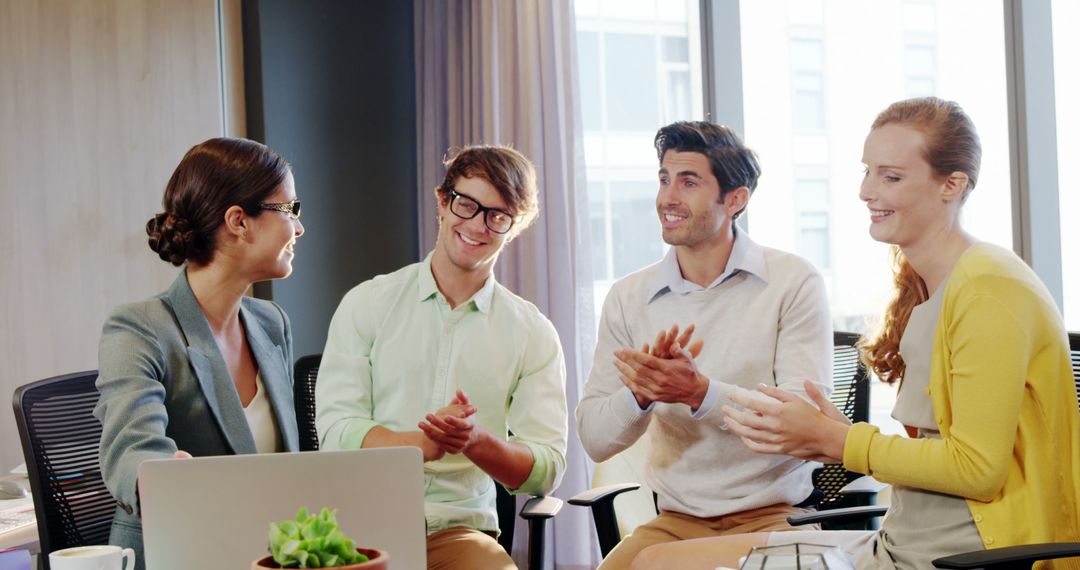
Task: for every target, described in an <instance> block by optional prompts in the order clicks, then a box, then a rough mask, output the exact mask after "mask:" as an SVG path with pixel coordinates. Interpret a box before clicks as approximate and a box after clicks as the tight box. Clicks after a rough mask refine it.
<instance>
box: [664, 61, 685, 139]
mask: <svg viewBox="0 0 1080 570" xmlns="http://www.w3.org/2000/svg"><path fill="white" fill-rule="evenodd" d="M667 79H668V81H667V97H666V98H665V99H664V123H665V124H667V123H673V122H675V121H677V120H679V119H685V118H686V117H690V116H692V115H691V112H690V72H689V71H669V72H668V74H667ZM658 128H659V127H658Z"/></svg>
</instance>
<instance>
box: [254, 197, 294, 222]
mask: <svg viewBox="0 0 1080 570" xmlns="http://www.w3.org/2000/svg"><path fill="white" fill-rule="evenodd" d="M259 208H260V209H262V210H276V211H278V212H285V213H286V214H288V215H290V216H292V217H294V218H296V219H297V220H299V219H300V200H293V201H292V202H264V203H262V204H259Z"/></svg>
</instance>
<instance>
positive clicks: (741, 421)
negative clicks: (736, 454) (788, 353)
mask: <svg viewBox="0 0 1080 570" xmlns="http://www.w3.org/2000/svg"><path fill="white" fill-rule="evenodd" d="M804 387H805V389H806V394H807V395H808V396H810V400H811V401H812V402H813V403H810V402H807V401H806V400H804V399H802V398H800V397H798V396H796V395H795V394H792V393H791V392H787V391H785V390H781V389H779V388H775V387H772V386H765V385H761V386H758V391H759V392H760V393H762V394H764V395H766V396H769V398H761V397H755V394H752V393H751V394H745V393H736V394H735V395H733V396H732V398H731V400H732V402H734V403H735V404H737V405H739V406H741V407H742V408H744V409H743V410H738V409H735V408H732V407H731V406H724V407H723V411H724V415H725V416H726V422H727V425H728V428H729V429H730V430H731V431H732V432H733V433H734V434H736V435H738V436H739V437H740V438H742V440H743V442H744V443H745V444H746V446H747V447H749V448H750V449H752V450H753V451H756V452H758V453H778V454H784V455H790V456H792V457H798V458H801V459H809V460H812V461H825V462H838V461H843V458H844V441H845V439H846V438H847V430H848V428H850V427H851V421H850V420H848V418H847V417H846V416H844V414H843V413H842V412H841V411H840V410H838V409H837V408H836V406H834V405H833V404H832V402H830V401H829V399H828V398H826V397H825V395H824V394H822V393H821V391H820V390H818V388H817V386H816V385H814V383H813V382H811V381H809V380H806V381H804Z"/></svg>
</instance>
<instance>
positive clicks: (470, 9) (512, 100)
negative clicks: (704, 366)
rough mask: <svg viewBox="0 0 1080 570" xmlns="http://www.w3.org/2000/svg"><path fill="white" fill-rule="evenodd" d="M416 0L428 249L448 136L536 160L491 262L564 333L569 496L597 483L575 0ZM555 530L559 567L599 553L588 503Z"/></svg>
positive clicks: (452, 141)
mask: <svg viewBox="0 0 1080 570" xmlns="http://www.w3.org/2000/svg"><path fill="white" fill-rule="evenodd" d="M415 7H416V30H415V31H416V74H417V82H416V83H417V117H418V118H419V120H418V122H417V147H418V149H419V152H418V153H417V155H418V158H417V160H418V164H417V168H418V172H419V173H420V177H419V178H420V181H419V184H420V188H419V192H420V208H419V216H420V219H419V222H420V223H419V227H420V244H421V249H422V251H421V252H420V254H421V255H424V254H426V253H427V251H428V250H429V249H430V248H431V247H433V246H434V244H435V236H436V234H437V232H438V227H437V223H436V217H437V216H436V203H435V196H434V193H433V189H434V188H435V186H436V185H437V184H439V183H440V182H441V181H442V176H443V167H442V159H443V157H444V155H445V153H446V151H447V149H448V148H451V147H460V146H464V145H468V144H479V143H486V144H507V145H511V146H513V147H514V148H516V149H518V150H519V151H521V152H523V153H524V154H525V155H526V156H528V157H529V158H530V159H531V160H532V161H533V163H534V164H535V165H536V169H537V174H538V177H539V187H540V217H539V219H538V220H537V221H536V223H535V224H534V225H533V226H532V227H531V228H529V229H528V230H526V231H525V233H524V234H522V235H521V236H520V237H518V238H517V239H516V240H514V241H513V242H512V243H511V244H510V245H509V246H508V247H507V248H506V250H505V251H504V252H503V254H502V256H501V257H500V258H499V262H498V264H497V265H496V270H495V274H496V278H497V279H498V280H499V282H500V283H502V284H503V285H505V286H506V287H508V288H509V289H511V290H512V291H514V292H515V293H517V294H518V295H521V296H522V297H524V298H525V299H528V300H529V301H531V302H533V303H534V304H536V306H537V307H539V308H540V310H541V311H543V312H544V314H546V315H547V316H548V317H549V318H550V319H551V321H552V322H553V323H554V324H555V328H556V329H557V330H558V332H559V336H560V339H561V340H562V345H563V351H564V353H565V355H566V381H567V386H566V393H567V394H566V395H567V404H568V406H569V409H570V411H571V417H570V421H569V424H570V425H569V427H570V437H569V449H568V453H567V464H568V465H567V472H566V475H565V477H564V478H563V482H562V486H561V487H560V488H559V489H558V491H557V492H556V493H555V494H556V495H557V496H559V497H562V498H564V499H565V498H567V497H570V496H572V495H573V494H574V493H577V492H579V491H581V490H583V489H586V488H588V487H589V486H590V464H589V461H588V459H587V457H586V456H585V453H584V451H583V450H582V449H581V445H580V444H579V443H578V441H579V440H578V437H577V431H576V429H575V427H574V421H573V410H574V408H575V407H576V406H577V402H578V399H579V398H580V396H581V385H582V384H583V383H584V380H585V375H586V373H587V370H588V366H589V363H590V362H591V361H592V349H593V345H594V336H595V334H594V330H593V326H594V325H593V315H592V311H593V309H592V307H593V300H592V275H591V269H590V268H591V265H590V260H589V245H590V244H589V231H588V230H589V227H588V212H587V210H586V203H587V202H586V196H585V175H584V172H585V170H584V156H583V153H582V150H581V149H582V137H581V118H580V111H579V104H578V95H577V87H576V84H575V81H574V79H575V78H576V76H577V75H576V71H575V65H576V63H575V54H574V10H573V5H572V0H516V1H514V2H506V1H503V0H415ZM548 532H549V536H550V538H549V540H548V544H549V550H550V552H549V554H548V556H547V560H554V562H555V565H556V566H557V567H559V568H592V567H594V566H595V565H596V564H597V563H599V553H598V552H596V547H595V544H596V539H595V531H594V530H593V526H592V522H591V520H590V518H589V514H588V512H587V510H586V509H581V508H576V507H569V508H564V509H563V510H562V512H561V513H559V516H557V517H555V519H554V520H553V522H552V524H551V525H550V527H549V529H548ZM515 536H516V537H520V538H518V540H517V541H516V542H517V545H516V546H515V550H514V556H515V559H517V560H518V561H519V562H524V560H525V558H524V555H525V552H524V549H525V546H524V545H526V544H527V542H526V540H525V537H526V536H527V535H526V530H525V527H524V526H523V525H522V524H521V521H518V532H516V533H515ZM519 546H520V548H519ZM519 550H520V552H519Z"/></svg>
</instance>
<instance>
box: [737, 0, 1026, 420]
mask: <svg viewBox="0 0 1080 570" xmlns="http://www.w3.org/2000/svg"><path fill="white" fill-rule="evenodd" d="M740 11H741V18H742V23H741V26H742V27H741V36H742V43H743V47H742V60H743V61H742V68H743V92H744V97H743V102H744V103H743V104H744V116H745V124H746V139H747V142H748V144H749V145H750V146H751V147H753V148H754V149H755V150H756V151H757V152H758V153H759V155H760V156H761V161H762V168H763V170H764V175H763V176H762V180H761V184H760V186H759V189H758V191H757V192H756V193H755V196H754V198H753V200H751V202H750V208H749V210H748V220H747V223H748V226H749V232H750V235H751V236H753V238H754V239H755V240H757V241H758V242H759V243H762V244H765V245H770V246H773V247H777V248H780V249H784V250H787V251H794V252H798V253H800V254H801V255H803V256H804V257H806V258H807V259H809V260H810V261H811V262H812V263H814V265H816V266H817V267H818V269H819V270H820V271H821V272H822V274H823V275H824V277H825V280H826V284H827V287H828V289H829V293H830V295H829V297H830V303H831V308H832V312H833V323H834V327H835V328H837V329H839V330H848V331H853V332H859V333H865V332H868V331H869V330H870V328H871V327H872V326H873V322H874V320H875V319H876V318H877V317H878V316H879V315H880V314H881V312H882V310H883V308H884V306H885V304H886V302H887V301H888V297H889V294H890V293H891V272H890V268H889V265H888V255H887V250H888V248H887V246H886V245H884V244H880V243H876V242H874V241H873V240H872V239H870V237H869V234H868V227H869V224H870V220H869V215H868V213H867V210H866V206H865V205H864V204H863V203H862V202H861V201H860V200H859V197H858V193H859V184H860V182H861V177H862V164H861V157H862V143H863V139H864V138H865V136H866V133H867V131H868V130H869V128H870V123H871V122H872V121H873V119H874V116H875V115H876V114H877V113H878V112H879V111H881V110H882V109H884V108H885V107H886V106H888V105H889V104H890V103H892V102H893V101H897V100H900V99H904V98H907V97H914V96H923V95H937V96H940V97H944V98H947V99H953V100H955V101H957V102H959V103H960V104H961V105H962V106H963V107H964V108H965V110H967V112H968V113H969V114H970V115H971V117H972V119H973V120H974V121H975V124H976V125H977V127H978V128H979V132H980V134H981V136H982V142H983V151H984V158H983V168H982V175H981V176H980V179H979V184H978V186H977V188H976V190H975V192H973V193H972V194H971V197H970V198H969V200H968V203H967V204H966V205H965V214H964V217H965V224H966V226H967V227H968V229H969V230H971V231H972V232H973V233H975V235H977V236H978V237H980V238H982V239H985V240H988V241H992V242H995V243H998V244H1001V245H1003V246H1005V247H1010V248H1011V247H1012V233H1011V227H1012V217H1011V215H1012V214H1011V199H1010V192H1009V186H1010V179H1009V171H1008V164H1009V146H1008V140H1009V139H1008V123H1007V117H1008V111H1007V100H1006V84H1005V58H1004V53H1005V47H1004V23H1003V9H1002V7H1001V4H1000V3H993V2H991V3H988V2H986V1H985V0H950V1H949V2H931V1H926V0H876V1H875V2H874V3H873V6H872V7H871V6H870V5H869V4H867V3H866V2H865V1H863V0H820V1H816V2H815V1H810V2H804V1H794V0H792V1H788V0H755V1H754V2H743V3H741V4H740ZM940 22H950V26H949V29H947V30H946V29H943V28H942V27H941V26H939V23H940ZM784 36H786V37H787V43H788V46H789V49H788V50H777V49H776V44H777V41H778V39H779V38H782V37H784ZM988 54H996V57H995V56H991V55H988ZM785 116H786V117H788V118H789V119H788V120H781V118H782V117H785ZM793 222H794V223H793ZM875 388H877V389H876V390H874V391H873V398H872V399H873V408H874V414H873V415H874V421H875V422H876V423H878V424H879V425H882V426H889V424H892V425H891V426H889V427H890V431H898V430H899V426H896V425H895V422H891V420H889V418H888V414H889V411H890V410H891V408H892V401H893V397H894V394H893V391H892V390H889V389H887V388H885V387H884V385H881V386H880V387H879V386H877V385H875Z"/></svg>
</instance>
